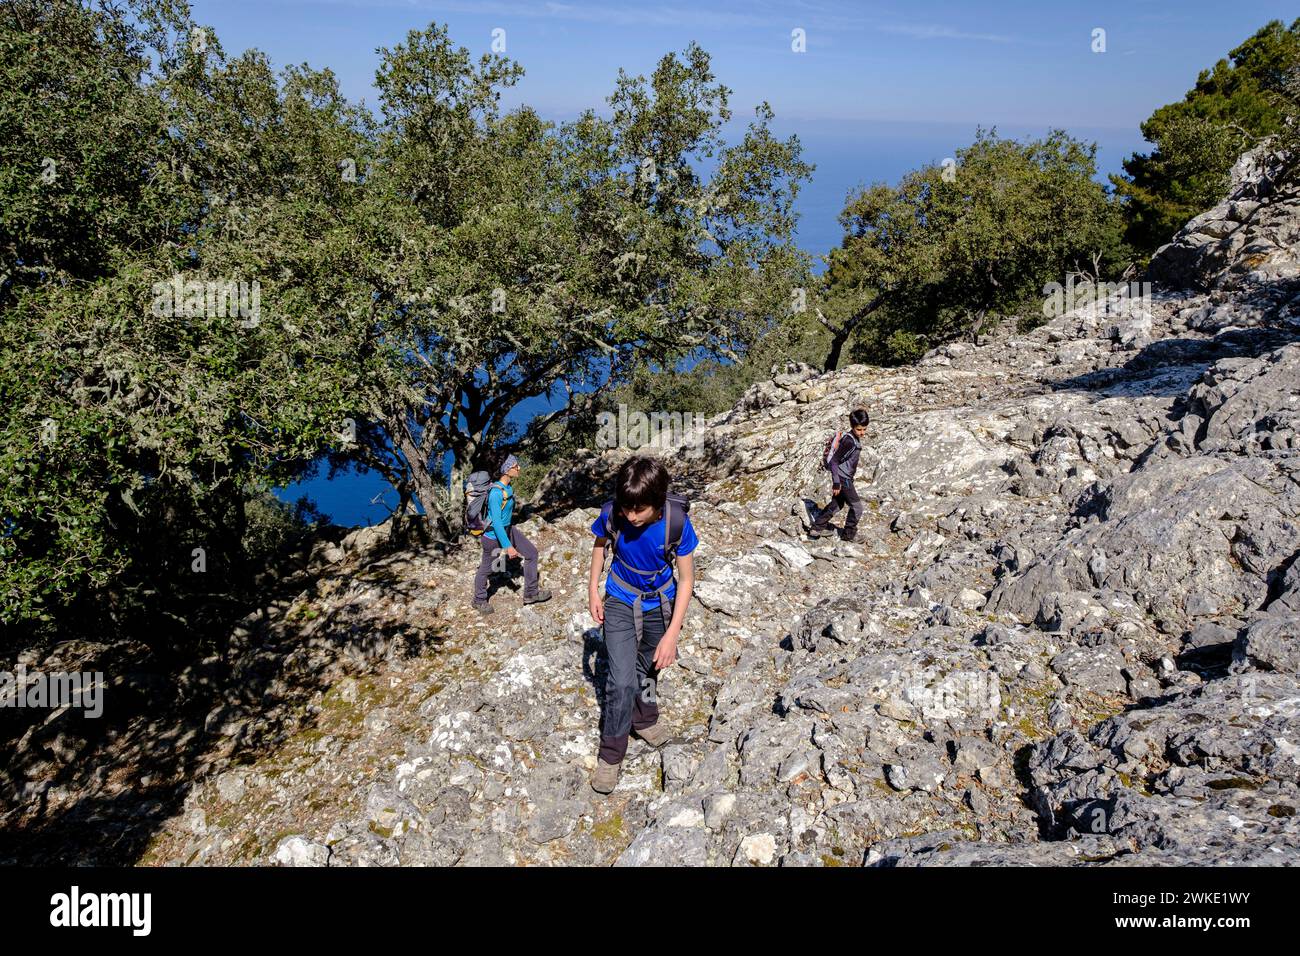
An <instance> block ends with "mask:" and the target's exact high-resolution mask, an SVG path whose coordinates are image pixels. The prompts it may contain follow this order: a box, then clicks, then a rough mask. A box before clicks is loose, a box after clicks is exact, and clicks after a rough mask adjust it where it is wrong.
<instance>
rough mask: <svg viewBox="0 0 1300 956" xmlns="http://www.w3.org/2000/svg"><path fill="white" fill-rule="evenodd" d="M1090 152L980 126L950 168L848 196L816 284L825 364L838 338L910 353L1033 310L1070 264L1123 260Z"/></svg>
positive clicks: (869, 349) (863, 355)
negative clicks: (840, 233)
mask: <svg viewBox="0 0 1300 956" xmlns="http://www.w3.org/2000/svg"><path fill="white" fill-rule="evenodd" d="M1095 153H1096V147H1095V146H1092V145H1087V144H1084V143H1082V142H1080V141H1078V140H1075V139H1073V138H1071V137H1069V136H1068V135H1066V134H1065V133H1064V132H1061V131H1056V132H1053V133H1051V134H1050V135H1049V136H1048V137H1046V138H1045V139H1042V140H1034V141H1031V142H1027V143H1020V142H1016V141H1014V140H1008V139H1001V138H999V137H997V135H996V133H995V132H984V131H980V132H979V133H978V134H977V136H976V139H975V142H974V143H972V144H971V145H970V146H968V147H966V148H965V149H961V150H958V151H957V156H956V159H955V165H950V166H949V167H947V168H945V167H943V166H928V167H924V168H922V169H918V170H915V171H913V172H911V173H908V174H907V175H906V176H904V177H903V180H902V181H901V182H900V183H899V184H898V185H897V186H888V185H885V184H876V185H873V186H871V187H869V188H866V189H863V190H861V191H860V192H858V193H857V194H855V195H853V196H851V197H850V198H849V202H848V204H847V205H846V206H845V208H844V211H843V212H842V213H841V215H840V221H841V223H842V224H843V225H844V228H845V231H846V234H845V237H844V240H843V242H842V243H841V245H840V247H839V248H837V249H834V250H832V251H831V253H830V255H829V256H828V266H829V268H828V270H827V272H826V275H825V282H824V284H823V286H822V289H821V290H820V297H819V308H818V310H817V314H818V316H819V317H820V319H821V321H822V323H823V325H824V326H825V327H826V329H827V330H828V331H829V332H830V335H831V345H830V350H829V352H828V354H827V356H826V359H825V361H824V364H825V366H826V367H828V368H834V367H837V365H838V364H839V361H840V358H841V354H842V350H843V348H844V347H845V346H846V345H847V346H849V347H850V348H849V351H850V352H851V354H852V356H853V358H855V359H856V360H858V361H865V362H870V363H875V364H884V365H888V364H897V363H901V362H908V361H913V360H914V359H915V358H917V357H918V356H919V355H920V354H921V353H923V352H924V351H925V350H926V349H929V348H933V347H934V346H936V345H938V344H940V343H942V342H944V341H948V340H950V339H953V338H956V337H959V336H962V335H968V334H978V333H979V331H980V330H981V329H982V328H984V327H986V325H987V324H988V323H989V322H991V321H995V320H996V319H997V318H999V317H1000V316H1005V315H1009V314H1014V313H1015V312H1017V311H1024V310H1026V309H1032V310H1033V311H1035V312H1036V311H1038V302H1039V301H1040V298H1041V294H1042V293H1041V290H1042V287H1043V285H1044V284H1045V283H1047V282H1050V281H1052V280H1058V281H1059V280H1061V279H1062V278H1063V277H1064V273H1065V272H1066V271H1067V270H1079V269H1082V268H1085V267H1088V266H1090V265H1091V267H1092V268H1093V270H1094V271H1102V272H1110V271H1114V270H1116V269H1117V268H1119V267H1121V264H1122V262H1123V257H1124V251H1125V250H1124V249H1123V247H1122V246H1121V244H1120V243H1119V241H1118V228H1119V226H1118V218H1117V211H1116V209H1115V208H1114V206H1113V205H1112V204H1111V202H1110V201H1109V200H1108V198H1107V196H1106V192H1105V189H1104V188H1103V187H1102V186H1100V185H1099V184H1098V183H1097V182H1095V181H1094V179H1093V176H1094V175H1095V173H1096V165H1095Z"/></svg>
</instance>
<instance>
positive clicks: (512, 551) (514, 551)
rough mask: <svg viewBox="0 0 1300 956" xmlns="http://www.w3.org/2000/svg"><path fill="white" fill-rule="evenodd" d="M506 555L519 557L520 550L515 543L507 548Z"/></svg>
mask: <svg viewBox="0 0 1300 956" xmlns="http://www.w3.org/2000/svg"><path fill="white" fill-rule="evenodd" d="M506 557H508V558H517V557H519V551H518V550H517V549H516V548H515V547H514V545H511V546H510V547H508V548H506Z"/></svg>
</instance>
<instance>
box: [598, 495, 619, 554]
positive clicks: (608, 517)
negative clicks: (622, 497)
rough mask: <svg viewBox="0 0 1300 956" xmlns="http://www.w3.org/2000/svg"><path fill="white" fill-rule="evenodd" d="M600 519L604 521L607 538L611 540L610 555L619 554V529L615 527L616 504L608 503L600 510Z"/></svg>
mask: <svg viewBox="0 0 1300 956" xmlns="http://www.w3.org/2000/svg"><path fill="white" fill-rule="evenodd" d="M600 517H601V518H602V519H603V520H604V523H605V531H606V532H608V533H607V534H606V535H605V537H607V538H609V542H610V554H611V555H616V554H617V553H618V528H616V527H615V526H614V525H615V516H614V502H612V501H607V502H605V504H604V505H602V506H601V509H600Z"/></svg>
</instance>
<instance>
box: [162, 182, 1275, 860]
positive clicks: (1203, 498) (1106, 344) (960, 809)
mask: <svg viewBox="0 0 1300 956" xmlns="http://www.w3.org/2000/svg"><path fill="white" fill-rule="evenodd" d="M1243 175H1244V174H1243ZM1243 182H1244V180H1243ZM1241 188H1242V189H1245V188H1246V187H1244V186H1242V187H1241ZM1256 192H1257V193H1260V192H1261V191H1260V190H1259V189H1256ZM1244 197H1245V193H1244V192H1243V193H1242V194H1241V195H1239V196H1238V197H1237V198H1236V199H1234V200H1233V202H1235V203H1239V204H1240V203H1244V202H1245V201H1246V199H1245V198H1244ZM1250 201H1251V202H1258V203H1260V206H1259V207H1258V208H1256V209H1249V210H1248V209H1246V207H1245V206H1244V205H1238V206H1235V207H1234V206H1231V205H1230V206H1229V207H1228V208H1227V209H1226V210H1218V211H1215V212H1214V213H1213V216H1211V218H1210V219H1206V220H1205V222H1202V223H1200V225H1196V224H1195V223H1194V224H1192V225H1189V229H1192V228H1193V226H1195V230H1194V232H1193V233H1191V234H1189V235H1196V236H1202V237H1208V238H1207V239H1205V241H1204V242H1202V241H1201V240H1200V239H1196V240H1195V243H1194V244H1195V246H1196V248H1200V247H1201V246H1206V245H1207V243H1209V242H1210V240H1214V241H1215V242H1222V241H1226V240H1225V239H1224V238H1223V237H1219V238H1217V239H1216V238H1215V235H1214V232H1215V230H1216V229H1218V227H1217V226H1214V225H1212V223H1213V222H1216V221H1219V220H1225V221H1226V220H1227V219H1228V217H1231V216H1238V217H1246V218H1241V219H1233V220H1231V221H1233V222H1237V221H1240V222H1242V223H1243V224H1246V223H1265V224H1268V225H1267V230H1266V231H1267V235H1268V236H1270V237H1273V238H1272V239H1271V240H1270V241H1274V242H1275V243H1276V245H1277V248H1278V249H1279V250H1287V251H1288V252H1287V254H1289V255H1293V254H1294V251H1295V250H1294V233H1293V232H1289V231H1288V229H1289V228H1290V227H1289V226H1287V225H1286V223H1285V222H1282V221H1281V220H1286V222H1295V221H1300V220H1297V216H1300V213H1296V214H1294V215H1293V213H1292V212H1291V211H1288V210H1287V208H1282V209H1281V211H1280V212H1279V211H1278V209H1276V208H1274V207H1273V206H1271V205H1269V197H1268V196H1264V195H1262V194H1260V195H1257V196H1255V198H1253V199H1251V200H1250ZM1278 201H1279V202H1282V203H1283V205H1285V203H1286V202H1289V201H1290V200H1287V199H1285V198H1283V199H1282V200H1278ZM1210 215H1211V214H1207V216H1210ZM1279 216H1280V217H1281V219H1279V220H1278V221H1277V222H1275V217H1279ZM1250 217H1253V218H1250ZM1203 218H1204V217H1203ZM1207 223H1210V225H1207ZM1250 228H1254V226H1251V227H1250ZM1261 228H1263V227H1261ZM1207 230H1208V231H1207ZM1185 240H1186V241H1185ZM1251 241H1254V240H1251ZM1233 242H1234V243H1235V242H1236V240H1233ZM1178 243H1182V245H1181V246H1179V248H1180V249H1182V248H1184V247H1186V248H1187V249H1191V248H1192V245H1193V241H1192V240H1190V239H1186V237H1183V236H1180V239H1179V240H1178V241H1177V242H1176V243H1175V245H1178ZM1238 245H1240V248H1238ZM1238 245H1233V244H1231V243H1230V244H1229V246H1227V247H1222V248H1220V247H1219V246H1217V245H1216V246H1214V248H1213V249H1209V248H1207V249H1205V250H1202V251H1201V252H1197V253H1195V254H1194V255H1193V254H1192V253H1191V252H1188V253H1187V254H1186V256H1185V258H1186V260H1187V262H1188V263H1190V264H1189V265H1187V267H1186V269H1185V270H1184V273H1185V274H1186V275H1194V277H1195V278H1196V280H1197V284H1198V285H1199V286H1200V289H1201V291H1197V290H1196V289H1193V290H1191V291H1171V290H1169V289H1163V288H1159V287H1158V288H1157V292H1156V294H1155V296H1154V297H1153V299H1152V301H1151V303H1150V309H1149V311H1148V312H1146V313H1144V314H1143V315H1142V316H1140V317H1138V325H1137V326H1134V327H1133V328H1131V329H1129V328H1127V327H1126V326H1125V327H1121V325H1122V323H1117V322H1116V320H1115V316H1113V315H1110V314H1108V313H1107V312H1106V310H1105V308H1104V307H1092V308H1088V309H1082V310H1079V311H1077V312H1073V313H1070V314H1068V315H1066V316H1064V317H1062V318H1060V319H1057V320H1054V321H1053V322H1051V323H1049V324H1048V325H1046V326H1043V327H1041V328H1038V329H1035V330H1034V331H1032V332H1027V333H1023V334H1020V333H1015V332H1010V331H1008V332H1004V333H1002V334H1001V335H999V336H998V337H996V338H995V339H993V340H992V341H989V342H986V343H984V344H981V345H974V344H970V343H954V344H951V345H948V346H946V347H944V348H941V349H939V350H936V351H934V352H932V353H930V354H929V355H927V356H926V357H925V358H924V359H923V360H922V361H921V362H920V363H919V365H917V366H916V367H913V368H904V369H877V368H868V367H865V366H852V367H849V368H847V369H843V370H841V371H839V372H837V373H832V374H826V375H823V374H819V373H817V372H816V371H815V370H812V369H808V368H806V367H802V366H791V367H787V368H783V369H780V370H778V371H777V373H776V376H775V378H774V380H773V381H772V382H768V383H761V384H760V385H757V386H755V387H754V388H753V389H751V390H750V392H749V393H747V394H746V396H745V397H744V399H743V400H742V401H741V402H740V403H739V404H738V405H737V406H736V408H735V409H733V410H732V411H731V412H730V413H728V414H726V415H723V416H720V417H719V418H718V419H717V420H716V421H715V422H713V423H712V424H711V425H710V427H709V428H707V429H705V430H704V431H703V432H702V434H698V435H695V436H692V438H691V440H690V443H689V447H686V446H685V445H683V447H681V448H679V449H676V450H674V451H673V452H671V453H670V458H671V459H672V462H671V467H672V468H673V469H674V471H675V473H677V474H678V475H679V476H680V478H681V484H682V486H684V487H688V488H690V489H691V490H692V495H693V498H694V503H693V505H692V511H691V514H692V519H693V521H694V522H695V525H696V527H697V529H698V531H699V534H700V540H701V543H700V547H699V550H698V551H697V558H696V567H697V571H698V584H697V588H696V595H695V600H694V601H693V602H692V607H691V610H690V614H689V617H688V619H687V624H686V628H685V631H684V634H683V638H682V642H681V647H680V651H681V660H680V663H679V665H678V666H676V667H673V668H671V669H670V670H668V671H667V672H665V674H664V675H663V678H662V680H661V682H660V687H659V694H660V703H661V706H662V707H663V712H664V719H665V720H666V721H667V722H668V723H669V725H670V726H671V727H672V729H673V730H674V732H675V734H676V737H675V739H674V740H673V741H672V742H670V743H669V744H668V745H666V746H665V747H664V748H663V749H662V750H661V751H653V750H651V749H649V748H647V747H645V746H644V745H643V744H641V743H640V742H639V741H636V740H634V741H633V743H632V745H631V748H630V751H629V755H628V759H627V761H626V763H625V765H624V770H623V777H622V780H621V781H620V784H619V787H618V789H617V790H616V791H615V792H614V793H613V794H612V795H610V796H608V797H602V796H599V795H596V794H595V793H593V792H592V790H591V789H590V787H589V785H588V783H587V780H588V775H589V773H590V771H591V769H592V768H593V767H594V765H595V760H596V749H597V742H598V741H597V718H598V713H599V694H600V688H601V686H602V680H603V667H602V663H601V658H600V654H599V653H598V652H599V640H600V632H599V630H598V629H597V628H596V627H595V625H594V622H593V621H592V620H591V619H590V617H589V616H588V614H587V610H586V575H587V572H586V567H587V563H586V562H587V555H588V553H589V548H590V536H589V533H588V530H587V529H588V526H589V525H590V523H591V521H592V519H593V518H594V517H595V513H596V512H595V511H594V510H593V509H584V508H577V509H574V510H571V511H568V512H567V513H565V514H563V515H562V516H558V517H556V518H555V519H554V520H551V521H546V522H544V521H541V520H540V519H537V518H533V519H531V520H529V521H528V523H527V524H526V525H525V531H526V533H527V534H529V536H530V537H532V538H533V540H534V541H535V542H536V543H537V545H538V547H539V550H540V553H541V560H542V566H543V575H544V578H545V584H546V585H547V586H549V587H551V588H552V589H553V590H554V591H555V598H554V599H553V600H552V601H551V602H549V603H547V604H543V605H538V606H529V607H524V606H522V604H521V602H520V598H519V594H518V592H517V588H518V585H519V582H518V578H515V579H513V580H511V581H509V582H506V581H504V580H503V581H501V582H500V588H499V590H498V592H497V593H496V596H495V597H494V599H493V604H494V606H495V608H496V613H495V614H494V615H493V616H492V617H491V618H488V619H482V618H480V617H478V616H477V615H476V614H474V612H473V611H472V610H471V609H470V607H469V596H470V595H469V590H470V579H471V576H472V570H473V567H474V565H475V564H476V563H477V560H478V556H477V554H476V553H475V551H474V549H473V548H470V547H466V548H465V549H464V550H462V551H461V552H459V553H456V554H454V555H453V556H452V557H450V558H446V559H436V558H434V557H433V556H431V555H430V554H427V553H425V552H422V551H419V550H398V551H397V552H395V553H387V554H379V555H374V554H373V553H372V551H370V550H362V549H361V545H363V544H367V541H369V538H367V536H366V535H361V536H359V537H358V538H357V539H355V540H353V541H351V542H345V543H341V544H339V548H340V549H341V550H342V551H343V554H342V555H341V556H340V555H337V554H329V555H323V556H322V558H321V561H322V562H324V563H323V564H321V565H320V567H323V569H324V570H322V571H320V573H319V575H318V576H317V577H316V578H315V579H314V580H315V582H316V583H314V584H313V585H312V586H311V587H310V588H306V589H304V591H303V593H302V594H301V595H300V596H299V598H298V599H297V600H295V601H294V602H293V603H292V605H291V606H289V607H287V608H286V609H284V610H283V611H281V612H280V613H277V614H275V615H271V616H266V617H262V618H258V619H256V620H250V621H249V622H248V630H249V644H250V647H259V646H261V647H266V646H272V645H275V644H276V643H277V642H278V643H279V644H281V645H286V646H292V643H293V642H294V641H298V642H301V647H302V652H301V653H302V659H303V666H305V667H317V668H321V667H326V666H337V665H336V662H338V661H340V660H346V661H347V663H348V666H347V667H343V668H341V670H340V676H339V677H338V678H336V679H333V680H332V681H331V684H330V686H329V687H328V688H326V689H323V690H322V691H320V692H318V693H316V694H315V695H314V696H313V697H312V699H311V702H310V703H309V704H308V705H307V707H306V708H305V711H304V713H303V714H302V715H301V719H300V720H299V721H298V722H297V723H294V724H292V725H290V726H289V728H288V729H287V730H286V731H285V733H283V734H281V735H280V739H279V740H278V741H277V742H275V743H274V744H273V745H268V746H266V747H264V748H263V749H262V750H261V752H260V757H259V759H257V760H256V761H253V762H251V763H246V764H245V765H243V766H239V767H233V768H232V767H222V768H219V769H220V770H221V771H222V772H220V773H218V772H217V771H216V769H214V770H213V772H211V773H210V774H208V775H207V776H205V777H204V778H203V779H202V780H201V782H200V783H199V784H198V785H196V786H195V787H194V788H193V789H192V790H191V791H190V793H189V795H188V797H187V799H186V801H185V805H184V807H183V808H182V809H181V810H180V812H178V813H176V814H175V815H174V816H172V817H171V818H170V819H169V821H168V822H167V825H166V826H165V827H164V828H163V830H162V831H161V832H160V833H159V834H158V835H157V837H156V838H155V840H154V843H153V845H152V846H151V848H150V850H149V853H148V855H147V857H146V859H147V861H148V862H150V863H158V864H169V863H173V864H186V863H217V864H221V863H233V862H240V863H259V864H282V865H299V866H301V865H329V866H338V865H405V864H459V865H476V864H574V863H578V864H597V865H621V866H627V865H663V866H680V865H723V866H725V865H736V866H774V865H863V864H866V865H880V866H922V865H951V864H965V865H1140V864H1167V865H1177V864H1279V863H1281V864H1296V863H1300V822H1297V817H1296V811H1297V808H1300V763H1298V762H1297V761H1298V760H1300V651H1297V647H1300V562H1298V561H1297V555H1300V444H1298V442H1300V439H1298V438H1297V434H1298V431H1297V422H1300V344H1297V343H1296V341H1295V340H1296V339H1297V337H1300V329H1298V328H1297V327H1296V325H1295V324H1294V323H1293V322H1291V321H1290V319H1289V316H1290V315H1292V314H1294V310H1296V308H1297V305H1298V303H1297V300H1296V298H1294V293H1293V292H1291V291H1290V290H1289V289H1288V288H1287V287H1286V286H1285V282H1283V281H1281V280H1285V279H1286V278H1287V272H1286V269H1285V268H1284V266H1285V259H1284V257H1283V256H1282V253H1281V252H1278V253H1273V252H1270V253H1269V256H1270V258H1269V259H1268V261H1267V262H1265V263H1263V264H1260V263H1256V264H1254V265H1250V267H1249V269H1247V270H1246V271H1245V272H1242V268H1244V267H1242V266H1241V263H1242V262H1243V261H1244V260H1243V259H1242V256H1243V255H1247V252H1246V250H1247V247H1248V246H1249V243H1248V242H1247V243H1245V244H1238ZM1225 250H1226V251H1225ZM1178 255H1183V253H1182V252H1172V251H1169V250H1166V253H1165V254H1164V257H1165V259H1166V260H1169V261H1170V262H1172V260H1173V259H1174V258H1175V257H1176V256H1178ZM1216 257H1217V258H1216ZM1180 261H1182V260H1180ZM1161 268H1165V269H1166V270H1168V269H1172V268H1173V266H1172V265H1168V264H1166V265H1165V266H1162V267H1161ZM1216 270H1217V271H1216ZM1163 274H1164V275H1172V274H1173V273H1171V272H1168V271H1166V272H1165V273H1163ZM1182 274H1183V273H1180V275H1182ZM1239 274H1240V275H1250V276H1252V277H1253V278H1252V279H1251V281H1250V282H1248V283H1239V282H1238V278H1237V277H1238V275H1239ZM1266 280H1267V281H1266ZM1207 290H1208V291H1207ZM1289 310H1290V311H1289ZM1132 318H1133V317H1132V316H1128V317H1126V320H1132ZM1130 333H1131V334H1130ZM858 404H861V405H864V406H866V407H867V408H868V409H870V411H871V412H872V426H871V430H870V433H869V436H868V439H867V442H866V448H865V449H864V453H863V456H862V464H861V466H860V471H859V482H858V486H859V492H860V493H861V494H862V496H863V498H864V499H865V501H866V502H867V510H866V512H865V515H864V518H863V522H862V526H861V529H860V533H859V535H858V537H857V539H856V540H855V541H854V542H852V543H849V542H842V541H839V540H837V539H820V540H817V541H809V540H808V539H807V538H806V536H805V534H804V531H805V529H806V527H807V523H808V511H807V506H808V501H809V499H811V500H814V501H824V500H825V495H826V494H827V491H828V489H827V481H826V477H825V472H824V471H823V470H822V468H821V467H820V462H819V458H820V452H821V447H822V437H823V436H824V434H825V433H826V432H828V431H830V430H831V429H833V428H835V427H837V426H839V425H841V423H842V422H843V417H844V414H845V413H846V412H847V410H848V409H849V408H851V407H852V406H854V405H858ZM616 459H617V455H615V454H607V455H606V456H604V457H603V458H602V459H599V460H596V459H593V460H592V461H589V462H584V463H579V465H578V466H577V467H575V468H574V469H573V470H572V471H568V472H565V473H564V474H561V475H556V476H552V478H551V479H550V480H549V481H548V483H547V484H546V485H545V486H544V487H545V488H546V489H547V492H546V493H547V494H549V495H552V496H554V497H557V498H561V497H568V498H573V499H575V500H578V499H583V498H586V499H591V498H593V497H596V498H598V497H599V488H600V486H601V485H600V483H601V482H602V481H604V480H605V478H606V477H607V475H608V473H609V470H610V468H611V466H612V464H613V463H614V462H615V461H616ZM369 537H374V536H373V535H371V536H369ZM361 538H367V541H362V540H360V539H361ZM367 547H369V545H368V544H367ZM512 591H513V592H514V593H511V592H512ZM364 635H371V638H370V641H369V643H368V644H366V642H365V641H361V640H360V639H359V636H364ZM413 635H414V636H418V637H419V638H420V639H419V640H418V641H416V640H413V639H412V636H413ZM345 638H347V639H345ZM404 641H405V643H403V642H404ZM331 642H332V647H331ZM358 646H368V647H369V651H368V652H367V653H359V652H357V651H355V650H352V648H356V647H358ZM345 648H346V649H347V650H344V649H345ZM345 674H346V675H347V676H344V675H345ZM229 719H230V718H228V717H227V716H225V715H223V714H215V715H214V716H213V717H212V720H211V723H212V725H213V728H214V730H213V732H214V733H225V732H227V730H223V729H222V728H223V727H225V726H226V724H227V723H228V721H229ZM239 719H240V720H243V721H245V722H248V721H254V722H255V719H254V718H251V717H249V716H248V715H247V714H245V715H243V716H241V717H240V718H239ZM230 732H237V733H246V732H250V727H249V726H247V723H245V724H240V725H238V726H237V727H236V728H235V730H234V731H230ZM232 773H233V774H235V776H231V774H232Z"/></svg>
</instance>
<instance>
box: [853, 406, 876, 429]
mask: <svg viewBox="0 0 1300 956" xmlns="http://www.w3.org/2000/svg"><path fill="white" fill-rule="evenodd" d="M849 424H850V425H853V426H855V427H856V426H858V425H869V424H871V416H870V415H868V414H867V410H866V409H865V408H855V409H853V411H851V412H849Z"/></svg>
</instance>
